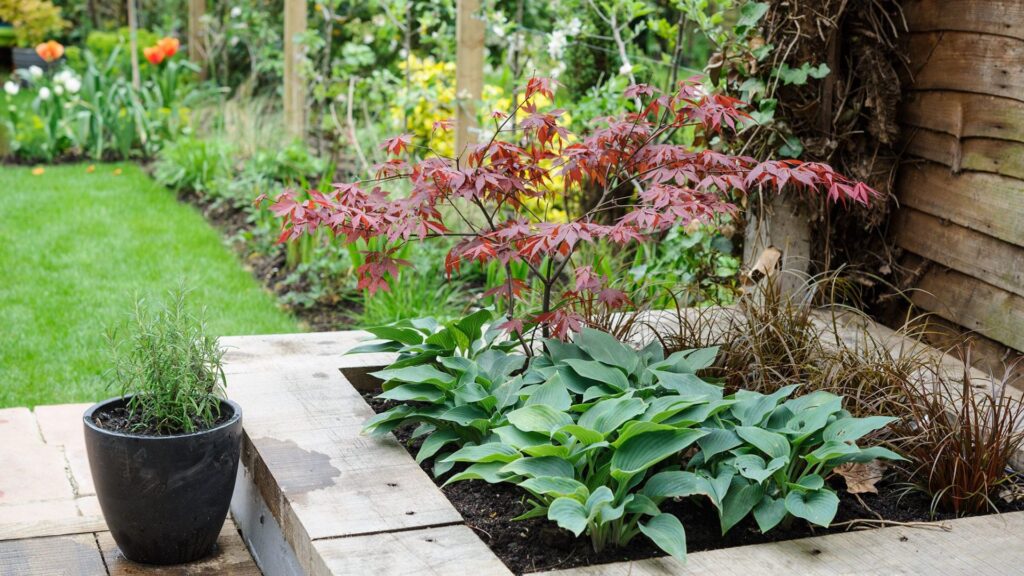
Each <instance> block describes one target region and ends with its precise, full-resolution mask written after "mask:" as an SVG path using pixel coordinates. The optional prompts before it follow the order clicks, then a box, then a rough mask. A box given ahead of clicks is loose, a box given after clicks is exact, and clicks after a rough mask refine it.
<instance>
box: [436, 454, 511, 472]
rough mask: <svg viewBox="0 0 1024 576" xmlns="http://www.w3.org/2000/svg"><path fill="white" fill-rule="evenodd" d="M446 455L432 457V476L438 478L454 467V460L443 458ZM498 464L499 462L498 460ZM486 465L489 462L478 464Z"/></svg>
mask: <svg viewBox="0 0 1024 576" xmlns="http://www.w3.org/2000/svg"><path fill="white" fill-rule="evenodd" d="M447 456H448V455H447V454H438V455H437V458H434V478H440V477H441V476H444V475H445V474H447V473H448V472H451V469H452V468H454V467H455V464H456V463H455V462H446V461H445V458H446V457H447ZM498 464H501V462H498ZM487 465H489V464H480V466H487ZM474 466H477V464H474Z"/></svg>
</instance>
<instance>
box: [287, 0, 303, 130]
mask: <svg viewBox="0 0 1024 576" xmlns="http://www.w3.org/2000/svg"><path fill="white" fill-rule="evenodd" d="M305 31H306V0H285V3H284V124H285V130H287V132H288V135H289V136H291V137H292V138H299V139H303V138H305V137H306V85H305V82H304V81H303V79H302V73H301V70H302V61H303V57H304V55H305V48H303V46H302V44H301V43H299V38H300V36H301V35H302V34H303V33H305Z"/></svg>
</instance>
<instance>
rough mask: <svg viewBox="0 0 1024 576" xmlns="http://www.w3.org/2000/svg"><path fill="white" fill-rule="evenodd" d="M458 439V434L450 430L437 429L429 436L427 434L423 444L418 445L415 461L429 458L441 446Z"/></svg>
mask: <svg viewBox="0 0 1024 576" xmlns="http://www.w3.org/2000/svg"><path fill="white" fill-rule="evenodd" d="M458 439H459V435H458V434H456V433H455V432H454V431H452V430H438V431H437V432H434V433H433V434H431V435H430V436H427V438H426V440H424V441H423V444H421V445H420V450H419V452H417V453H416V461H417V462H423V461H424V460H426V459H427V458H430V457H431V456H433V455H434V454H437V451H438V450H440V449H441V448H444V447H445V446H446V445H448V444H450V443H452V442H455V441H456V440H458Z"/></svg>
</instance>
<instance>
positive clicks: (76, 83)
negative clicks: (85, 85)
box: [64, 76, 82, 94]
mask: <svg viewBox="0 0 1024 576" xmlns="http://www.w3.org/2000/svg"><path fill="white" fill-rule="evenodd" d="M64 88H66V89H67V91H68V93H69V94H78V91H79V90H81V89H82V81H81V80H79V79H78V78H75V77H74V76H72V77H71V78H68V81H67V82H65V83H64Z"/></svg>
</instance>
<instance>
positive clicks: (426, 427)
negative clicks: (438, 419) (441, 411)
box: [410, 422, 437, 438]
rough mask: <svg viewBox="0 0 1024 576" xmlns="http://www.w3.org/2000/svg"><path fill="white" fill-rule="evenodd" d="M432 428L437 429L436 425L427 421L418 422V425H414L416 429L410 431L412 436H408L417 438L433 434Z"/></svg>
mask: <svg viewBox="0 0 1024 576" xmlns="http://www.w3.org/2000/svg"><path fill="white" fill-rule="evenodd" d="M434 430H437V426H434V425H433V424H430V423H427V422H420V423H419V425H417V426H416V429H415V430H413V431H412V436H410V438H419V437H420V436H426V435H428V434H433V433H434Z"/></svg>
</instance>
